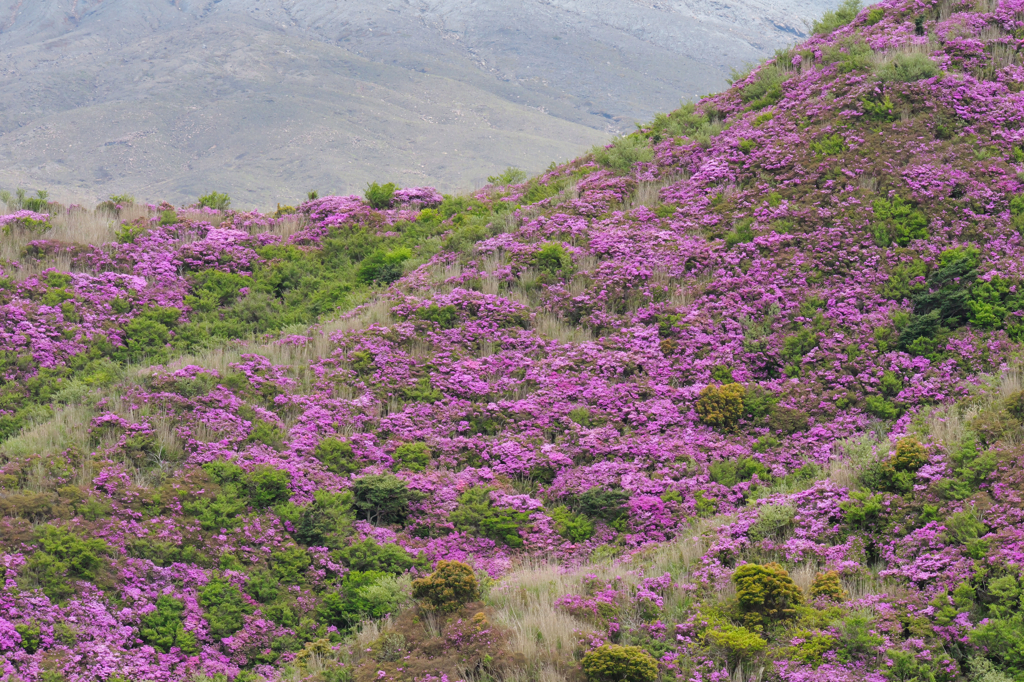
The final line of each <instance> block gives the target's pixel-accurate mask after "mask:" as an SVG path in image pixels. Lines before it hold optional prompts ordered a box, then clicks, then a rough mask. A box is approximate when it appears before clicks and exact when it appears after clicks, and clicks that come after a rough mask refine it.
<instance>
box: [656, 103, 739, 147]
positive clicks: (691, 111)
mask: <svg viewBox="0 0 1024 682" xmlns="http://www.w3.org/2000/svg"><path fill="white" fill-rule="evenodd" d="M722 119H723V116H722V115H721V112H719V111H717V110H716V109H715V108H714V107H712V106H705V107H704V108H703V109H702V110H701V111H700V112H698V111H697V106H696V105H695V104H692V103H689V104H684V105H683V106H681V107H680V108H678V109H676V110H675V111H673V112H672V113H670V114H658V115H657V116H655V118H654V120H653V121H652V122H651V123H650V124H648V125H647V126H645V128H646V129H647V130H646V132H645V133H644V135H645V136H646V137H647V138H649V139H650V140H651V141H653V142H660V141H661V140H663V139H665V138H669V137H673V138H675V137H688V138H690V139H691V140H693V141H694V142H697V143H698V144H700V145H702V146H704V147H707V146H708V144H710V142H711V138H712V137H714V136H715V135H717V134H718V133H719V132H721V131H722V130H725V128H726V126H725V124H724V123H723V121H722Z"/></svg>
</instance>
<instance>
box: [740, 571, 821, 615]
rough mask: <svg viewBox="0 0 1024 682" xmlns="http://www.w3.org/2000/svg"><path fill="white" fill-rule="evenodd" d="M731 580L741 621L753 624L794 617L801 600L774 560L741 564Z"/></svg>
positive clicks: (793, 585)
mask: <svg viewBox="0 0 1024 682" xmlns="http://www.w3.org/2000/svg"><path fill="white" fill-rule="evenodd" d="M732 580H733V582H734V583H736V596H737V598H738V600H739V606H740V610H741V611H742V612H743V614H744V621H746V622H747V623H749V624H751V625H754V626H757V625H767V624H770V623H772V622H775V621H781V620H791V619H793V618H794V617H796V609H795V608H794V607H796V606H797V605H799V604H802V603H803V600H804V598H803V593H801V592H800V588H799V587H797V586H796V583H794V582H793V579H792V578H790V577H789V573H788V572H787V571H786V569H784V568H783V567H782V566H780V565H779V564H777V563H774V562H773V563H770V564H764V565H763V566H762V565H760V564H745V565H743V566H740V567H739V568H737V569H736V572H735V573H733V576H732Z"/></svg>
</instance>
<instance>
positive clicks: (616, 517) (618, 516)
mask: <svg viewBox="0 0 1024 682" xmlns="http://www.w3.org/2000/svg"><path fill="white" fill-rule="evenodd" d="M629 498H630V494H629V491H627V490H622V489H621V488H602V487H599V486H595V487H593V488H591V489H589V490H587V491H586V492H584V493H583V494H581V495H580V496H579V497H578V498H577V500H576V507H577V508H578V510H579V511H580V513H582V514H586V515H587V516H589V517H590V518H592V519H601V520H603V521H605V522H606V523H608V524H609V525H611V526H612V527H613V528H619V529H621V527H622V524H624V523H625V521H626V517H627V514H628V513H629V508H628V507H627V506H626V503H627V502H628V501H629Z"/></svg>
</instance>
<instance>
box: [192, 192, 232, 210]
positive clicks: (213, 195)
mask: <svg viewBox="0 0 1024 682" xmlns="http://www.w3.org/2000/svg"><path fill="white" fill-rule="evenodd" d="M229 206H231V197H229V196H228V195H227V194H221V193H219V192H210V193H209V194H206V195H204V196H201V197H199V207H200V208H212V209H216V210H218V211H226V210H228V207H229Z"/></svg>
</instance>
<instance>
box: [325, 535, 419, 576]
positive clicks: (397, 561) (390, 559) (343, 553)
mask: <svg viewBox="0 0 1024 682" xmlns="http://www.w3.org/2000/svg"><path fill="white" fill-rule="evenodd" d="M331 556H332V557H334V558H336V559H337V560H338V561H340V562H342V563H343V564H345V566H347V567H348V568H349V569H350V570H353V571H376V572H378V573H393V574H395V575H398V574H400V573H405V572H406V571H408V570H409V569H410V568H412V567H413V566H416V567H417V568H421V569H422V568H426V567H427V566H428V563H427V561H426V559H424V558H420V557H418V556H415V555H413V554H410V553H409V552H407V551H405V550H404V549H402V547H401V546H400V545H397V544H395V543H387V544H384V545H378V544H377V542H376V541H375V540H374V539H373V538H366V539H365V540H363V541H362V542H356V543H353V544H351V545H349V546H348V547H343V548H342V549H340V550H338V551H336V552H334V553H333V554H332V555H331Z"/></svg>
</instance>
